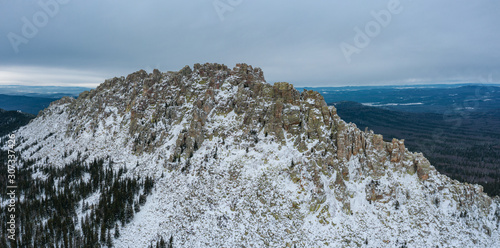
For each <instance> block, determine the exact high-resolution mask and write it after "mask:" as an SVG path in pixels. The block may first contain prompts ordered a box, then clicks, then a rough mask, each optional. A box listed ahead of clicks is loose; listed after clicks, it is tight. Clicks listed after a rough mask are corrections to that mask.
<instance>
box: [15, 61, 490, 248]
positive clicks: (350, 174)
mask: <svg viewBox="0 0 500 248" xmlns="http://www.w3.org/2000/svg"><path fill="white" fill-rule="evenodd" d="M17 134H18V135H19V136H20V137H22V138H21V140H22V143H21V145H19V147H18V149H19V151H20V152H21V154H22V156H23V157H24V158H25V159H35V160H36V161H37V162H36V163H35V165H34V166H64V165H65V164H67V163H69V162H70V161H71V160H72V159H75V158H76V157H77V156H82V157H84V158H85V159H87V160H88V161H92V160H93V159H95V158H104V157H112V158H113V159H114V161H115V166H123V165H124V166H126V167H128V168H129V172H128V173H129V175H142V176H145V175H149V176H153V177H154V178H155V180H156V188H155V190H154V191H153V195H152V200H148V202H147V203H146V205H145V206H144V207H143V208H142V211H141V212H140V213H138V214H137V215H136V217H135V218H134V220H133V221H132V222H131V223H130V224H128V225H127V226H125V227H124V229H123V230H122V235H121V237H120V238H118V239H117V240H116V241H115V245H116V246H117V247H127V246H131V247H132V246H135V245H142V244H144V243H149V242H150V241H152V240H156V239H157V238H158V237H159V235H163V236H171V235H173V237H174V240H175V242H176V244H177V245H179V246H182V247H215V246H224V247H234V246H239V245H240V246H241V245H243V246H245V247H248V246H252V245H254V246H257V247H261V246H287V247H291V246H293V245H297V247H321V246H332V247H338V246H354V247H357V246H364V245H367V246H368V247H381V246H391V247H396V246H397V247H400V246H402V245H408V246H410V247H430V246H436V245H438V246H440V247H441V246H445V247H447V246H457V247H465V246H474V247H490V246H495V245H496V246H498V245H500V236H499V231H498V221H499V215H500V214H499V213H500V209H498V207H499V200H498V199H491V198H490V197H488V196H487V195H486V194H484V193H482V188H481V187H480V186H477V185H468V184H462V183H459V182H457V181H454V180H450V179H449V178H447V177H446V176H443V175H440V174H439V173H438V172H437V171H436V170H435V169H434V167H433V166H431V165H430V164H429V162H428V161H427V159H425V158H424V157H423V156H422V154H420V153H413V152H410V151H408V150H407V149H406V148H405V146H404V142H403V141H402V140H393V141H392V142H384V141H383V138H382V136H381V135H377V134H374V133H373V132H368V131H361V130H359V129H358V128H356V126H355V125H354V124H351V123H345V122H344V121H343V120H341V119H340V118H339V116H338V115H337V114H336V110H335V108H334V107H332V106H327V105H326V103H325V101H324V100H323V98H322V96H321V95H320V94H319V93H317V92H314V91H307V90H306V91H303V92H299V91H297V90H295V89H294V88H293V86H292V85H290V84H288V83H275V84H274V85H270V84H267V83H266V82H265V80H264V76H263V73H262V71H261V70H260V69H259V68H253V67H252V66H248V65H246V64H238V65H236V67H235V68H234V69H229V68H227V67H226V66H225V65H219V64H203V65H200V64H196V65H194V67H193V69H191V68H190V67H185V68H183V69H182V70H180V71H179V72H167V73H162V72H160V71H158V70H154V71H153V73H150V74H148V73H146V72H145V71H138V72H136V73H133V74H130V75H129V76H127V77H121V78H113V79H110V80H107V81H106V82H104V83H103V84H101V85H100V86H99V87H98V88H97V89H95V90H92V91H90V92H84V93H82V94H81V95H80V96H79V97H78V99H76V100H75V99H72V98H63V99H61V100H59V101H57V102H55V103H53V104H51V106H50V107H49V108H47V109H46V110H44V111H43V112H41V113H40V114H39V116H38V117H37V118H36V119H35V120H34V121H32V122H31V123H30V124H29V125H27V126H26V127H23V128H21V129H20V130H19V131H18V132H17ZM48 134H51V135H48ZM35 143H36V144H38V145H33V144H35ZM28 147H29V148H28ZM78 151H79V152H80V153H81V154H77V153H78ZM63 154H69V155H68V156H63ZM87 201H89V200H87ZM90 201H91V200H90Z"/></svg>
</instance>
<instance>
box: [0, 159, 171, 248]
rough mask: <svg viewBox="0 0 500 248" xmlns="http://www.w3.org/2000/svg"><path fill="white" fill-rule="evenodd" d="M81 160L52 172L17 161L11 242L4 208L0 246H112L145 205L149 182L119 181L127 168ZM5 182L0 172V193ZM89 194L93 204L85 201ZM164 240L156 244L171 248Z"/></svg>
mask: <svg viewBox="0 0 500 248" xmlns="http://www.w3.org/2000/svg"><path fill="white" fill-rule="evenodd" d="M83 160H84V159H83V158H81V157H80V156H78V158H77V159H76V160H74V161H72V162H71V163H69V164H67V165H65V166H64V167H62V168H55V167H53V166H51V165H45V166H43V167H38V166H34V164H35V163H36V162H37V161H35V160H26V161H25V160H22V159H18V161H19V164H21V165H22V167H21V168H20V169H19V170H18V171H17V172H16V176H17V179H16V184H17V187H18V188H17V192H16V198H17V199H16V211H15V214H16V224H17V225H16V228H17V230H16V240H14V241H12V240H10V239H8V237H7V228H8V227H7V221H8V218H9V216H8V215H9V214H10V213H9V212H8V211H7V206H5V207H4V209H2V211H1V213H0V218H1V223H0V231H1V238H0V247H64V248H67V247H68V248H69V247H89V248H95V247H113V241H114V239H116V238H118V237H120V229H121V228H123V227H124V226H125V225H127V224H128V223H130V221H132V219H133V218H134V215H135V213H137V212H139V211H140V208H141V206H143V205H144V204H145V203H146V201H147V196H148V195H149V194H150V193H151V192H152V190H153V188H154V181H153V179H152V178H150V177H144V178H140V177H134V178H131V177H127V176H125V174H126V172H127V169H126V168H124V167H121V168H119V169H118V170H116V169H113V167H115V166H113V161H112V159H111V158H106V159H95V160H94V161H92V162H90V163H86V162H83ZM0 171H7V152H6V151H0ZM6 179H7V178H6V176H5V174H4V173H2V177H0V188H3V189H5V188H6V187H7V181H6ZM93 194H96V195H97V196H98V201H97V202H88V201H86V200H88V199H87V198H88V197H89V196H92V195H93ZM5 197H6V195H2V201H5V200H7V198H5ZM78 216H81V217H80V218H79V217H78ZM169 241H170V242H165V241H164V240H163V239H161V240H158V242H157V245H161V246H160V247H165V245H170V247H171V242H172V238H171V239H170V240H169ZM154 242H156V241H154ZM155 244H156V243H155Z"/></svg>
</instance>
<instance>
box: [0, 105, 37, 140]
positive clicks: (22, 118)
mask: <svg viewBox="0 0 500 248" xmlns="http://www.w3.org/2000/svg"><path fill="white" fill-rule="evenodd" d="M33 118H35V115H32V114H27V113H22V112H18V111H6V110H3V109H0V137H1V136H4V135H7V134H9V133H10V132H12V131H14V130H16V129H18V128H19V127H22V126H24V125H26V124H28V123H29V122H30V120H31V119H33Z"/></svg>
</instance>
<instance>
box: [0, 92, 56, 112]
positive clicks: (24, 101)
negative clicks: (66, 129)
mask: <svg viewBox="0 0 500 248" xmlns="http://www.w3.org/2000/svg"><path fill="white" fill-rule="evenodd" d="M55 100H56V99H54V98H44V97H29V96H12V95H3V94H0V108H2V109H5V110H20V111H21V112H25V113H30V114H34V115H37V114H38V112H39V111H40V110H42V109H44V108H46V107H48V106H49V104H50V103H51V102H53V101H55Z"/></svg>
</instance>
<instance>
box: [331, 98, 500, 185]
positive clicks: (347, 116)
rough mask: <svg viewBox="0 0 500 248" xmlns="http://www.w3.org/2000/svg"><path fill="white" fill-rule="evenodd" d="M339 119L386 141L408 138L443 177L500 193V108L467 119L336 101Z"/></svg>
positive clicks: (467, 114) (406, 140)
mask: <svg viewBox="0 0 500 248" xmlns="http://www.w3.org/2000/svg"><path fill="white" fill-rule="evenodd" d="M334 105H335V107H336V108H337V112H338V115H339V116H340V117H341V118H342V119H344V120H345V121H347V122H352V123H355V124H356V125H357V126H358V127H359V128H360V129H365V128H368V129H371V130H373V131H374V132H375V133H380V134H382V135H384V139H386V140H391V139H392V138H397V139H405V144H406V147H407V148H408V149H409V150H411V151H414V152H422V153H424V155H425V156H426V157H427V158H428V159H429V161H430V162H431V164H432V165H434V166H435V167H436V169H438V170H439V171H440V172H441V173H444V174H446V175H448V176H450V177H452V178H454V179H459V180H463V181H467V182H471V183H479V184H482V185H483V186H484V187H485V192H487V193H489V194H491V195H499V194H500V183H499V178H500V170H499V169H498V165H499V164H500V129H499V128H498V127H500V109H495V110H490V111H487V112H467V113H466V114H463V115H451V116H450V115H443V114H435V113H412V112H400V111H393V110H387V109H382V108H378V107H371V106H365V105H362V104H360V103H356V102H348V101H345V102H337V103H334Z"/></svg>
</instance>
